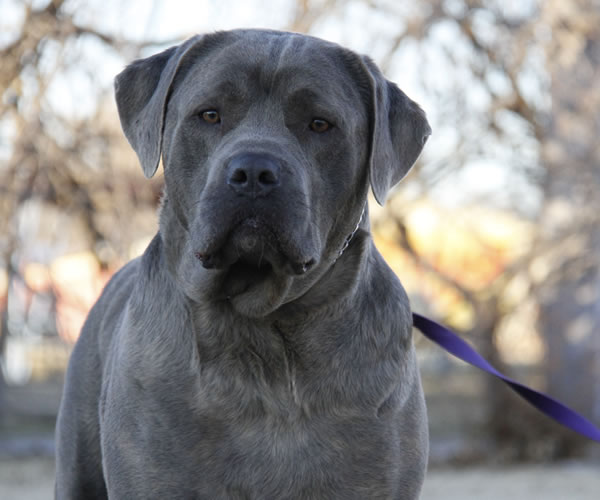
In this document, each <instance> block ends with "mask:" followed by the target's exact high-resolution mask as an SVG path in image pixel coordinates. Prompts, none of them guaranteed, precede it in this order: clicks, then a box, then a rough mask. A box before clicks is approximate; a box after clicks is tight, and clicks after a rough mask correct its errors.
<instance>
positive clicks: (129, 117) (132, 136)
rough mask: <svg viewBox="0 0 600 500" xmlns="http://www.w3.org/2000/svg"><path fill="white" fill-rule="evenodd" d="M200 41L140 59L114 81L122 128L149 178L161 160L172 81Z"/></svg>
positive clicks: (198, 37)
mask: <svg viewBox="0 0 600 500" xmlns="http://www.w3.org/2000/svg"><path fill="white" fill-rule="evenodd" d="M201 38H202V37H201V36H195V37H193V38H190V39H189V40H187V41H186V42H184V43H183V44H181V45H178V46H176V47H171V48H170V49H167V50H165V51H164V52H161V53H160V54H156V55H154V56H151V57H148V58H146V59H139V60H138V61H135V62H133V63H131V64H130V65H129V66H127V67H126V68H125V69H124V70H123V71H122V72H121V73H119V74H118V75H117V77H116V78H115V97H116V101H117V109H118V111H119V118H120V120H121V127H122V128H123V132H125V137H127V140H128V141H129V144H131V147H132V148H133V149H134V151H135V152H136V153H137V156H138V158H139V160H140V163H141V164H142V168H143V170H144V175H145V176H146V177H148V178H150V177H152V176H153V175H154V173H155V172H156V169H157V168H158V163H159V161H160V154H161V148H162V132H163V121H164V115H165V110H166V107H167V99H168V96H169V93H170V90H171V85H172V83H173V79H174V78H175V74H176V73H177V70H178V68H179V67H180V66H181V62H182V61H183V59H184V56H185V55H186V54H187V53H188V52H189V50H190V49H191V48H192V47H194V46H195V45H196V44H197V43H198V42H199V40H200V39H201Z"/></svg>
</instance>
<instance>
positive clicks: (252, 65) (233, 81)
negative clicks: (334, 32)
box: [187, 30, 358, 97]
mask: <svg viewBox="0 0 600 500" xmlns="http://www.w3.org/2000/svg"><path fill="white" fill-rule="evenodd" d="M353 59H354V61H352V60H353ZM356 61H358V56H357V55H355V54H353V53H352V52H350V51H348V50H345V49H343V48H342V47H340V46H338V45H335V44H333V43H330V42H326V41H323V40H320V39H318V38H314V37H309V36H305V35H298V34H292V33H279V32H268V31H266V32H262V31H252V30H250V31H247V32H241V33H240V34H239V35H238V36H237V37H235V38H233V37H232V38H231V39H230V40H227V41H226V43H223V44H222V45H218V46H216V47H214V48H212V49H211V50H210V51H208V52H204V53H201V54H199V56H198V57H197V58H196V59H195V60H194V61H192V69H191V71H190V72H189V74H188V77H187V78H189V79H191V80H192V81H194V83H195V85H194V86H193V87H195V89H196V90H197V91H198V92H204V91H209V90H212V89H216V90H226V89H228V88H229V89H231V88H237V89H240V88H241V89H244V88H246V89H247V88H248V87H249V86H255V87H261V88H262V89H268V91H269V92H272V91H274V90H275V89H279V90H281V89H283V91H284V93H285V94H291V93H294V92H298V91H300V92H301V91H304V90H310V89H312V90H315V91H318V92H319V93H320V94H324V95H329V96H335V95H339V94H343V95H352V96H353V97H356V94H357V93H358V90H356V84H355V83H356V82H355V75H353V74H352V72H351V70H350V66H352V62H354V64H355V65H356Z"/></svg>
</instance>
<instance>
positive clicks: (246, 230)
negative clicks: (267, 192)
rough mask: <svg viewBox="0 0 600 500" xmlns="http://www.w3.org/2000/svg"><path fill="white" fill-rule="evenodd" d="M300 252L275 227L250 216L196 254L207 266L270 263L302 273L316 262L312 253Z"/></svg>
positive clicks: (277, 269)
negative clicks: (304, 254) (282, 241)
mask: <svg viewBox="0 0 600 500" xmlns="http://www.w3.org/2000/svg"><path fill="white" fill-rule="evenodd" d="M295 253H298V252H291V251H289V250H288V251H286V248H285V245H282V243H281V239H280V237H279V235H278V234H277V233H276V232H275V231H274V230H273V228H272V227H271V226H270V225H269V224H268V223H266V222H265V221H263V220H262V219H260V218H257V217H248V218H247V219H245V220H243V221H241V222H240V223H239V224H238V225H237V226H235V227H234V228H233V229H232V230H231V231H229V232H227V233H224V235H223V236H222V238H221V239H220V240H219V241H215V242H214V243H213V244H212V245H206V246H204V247H202V248H201V249H200V250H198V251H196V252H195V257H196V258H197V259H198V260H199V261H200V262H201V263H202V266H203V267H204V268H205V269H216V270H227V269H230V268H231V267H233V266H234V265H235V264H238V263H243V264H246V265H251V264H252V263H253V262H254V263H255V266H256V267H257V268H260V267H261V263H262V262H264V263H267V264H269V265H270V266H271V267H272V269H273V271H274V272H277V273H280V274H293V275H302V274H305V273H307V272H308V271H309V270H310V269H311V268H313V267H314V265H315V264H316V262H317V261H316V259H315V258H314V257H312V256H293V255H292V254H295Z"/></svg>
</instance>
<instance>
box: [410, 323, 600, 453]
mask: <svg viewBox="0 0 600 500" xmlns="http://www.w3.org/2000/svg"><path fill="white" fill-rule="evenodd" d="M413 324H414V326H415V328H417V329H419V330H420V331H421V332H422V333H423V335H425V336H426V337H427V338H428V339H429V340H431V341H433V342H434V343H436V344H437V345H439V346H440V347H441V348H442V349H444V350H446V351H448V352H449V353H450V354H452V355H454V356H456V357H457V358H459V359H462V360H463V361H465V362H466V363H469V364H470V365H473V366H476V367H477V368H480V369H481V370H483V371H485V372H488V373H490V374H492V375H494V376H496V377H498V378H499V379H501V380H502V381H503V382H504V383H506V384H507V385H508V386H509V387H510V388H511V389H512V390H513V391H515V392H516V393H517V394H519V396H521V397H522V398H524V399H525V400H526V401H527V402H529V403H530V404H531V405H533V406H535V407H536V408H537V409H538V410H540V411H541V412H542V413H544V414H546V415H547V416H549V417H550V418H552V419H554V420H556V421H557V422H558V423H560V424H562V425H564V426H565V427H568V428H569V429H571V430H574V431H575V432H578V433H579V434H582V435H583V436H585V437H587V438H589V439H593V440H594V441H597V442H600V429H598V428H597V427H596V426H595V425H594V424H592V423H591V422H590V421H589V420H587V419H585V418H584V417H582V416H581V415H579V414H578V413H577V412H575V411H573V410H571V409H570V408H569V407H567V406H565V405H564V404H562V403H561V402H559V401H557V400H556V399H554V398H551V397H550V396H547V395H546V394H543V393H541V392H538V391H535V390H533V389H531V388H529V387H527V386H526V385H523V384H520V383H519V382H516V381H514V380H512V379H511V378H509V377H507V376H506V375H503V374H502V373H500V372H499V371H498V370H496V369H495V368H494V367H493V366H492V365H491V364H490V363H488V362H487V361H486V360H485V359H484V358H482V357H481V355H480V354H479V353H478V352H477V351H475V350H474V349H473V348H472V347H471V346H470V345H469V344H467V343H466V342H465V341H464V340H463V339H461V338H460V337H459V336H458V335H456V333H454V332H453V331H451V330H449V329H448V328H446V327H444V326H442V325H440V324H438V323H436V322H435V321H432V320H430V319H428V318H425V317H424V316H421V315H419V314H415V313H413Z"/></svg>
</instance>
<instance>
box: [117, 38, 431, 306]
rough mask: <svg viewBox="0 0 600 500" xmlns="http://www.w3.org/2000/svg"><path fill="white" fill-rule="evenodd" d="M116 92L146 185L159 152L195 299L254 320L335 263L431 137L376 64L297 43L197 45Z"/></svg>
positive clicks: (127, 76)
mask: <svg viewBox="0 0 600 500" xmlns="http://www.w3.org/2000/svg"><path fill="white" fill-rule="evenodd" d="M115 87H116V99H117V105H118V110H119V116H120V118H121V123H122V126H123V130H124V132H125V135H126V136H127V138H128V140H129V142H130V143H131V145H132V146H133V148H134V150H135V151H136V153H137V155H138V157H139V159H140V162H141V164H142V167H143V169H144V173H145V175H146V176H147V177H151V176H152V175H154V173H155V171H156V169H157V167H158V163H159V160H160V157H161V153H162V158H163V164H164V168H165V184H166V193H167V197H166V198H167V202H166V203H167V208H168V210H169V211H170V213H171V214H172V215H173V217H171V218H170V219H169V221H170V222H169V224H177V225H178V226H180V229H181V231H180V235H182V236H180V237H179V239H180V240H183V242H180V246H181V252H180V253H181V255H180V256H179V260H180V262H179V263H178V267H177V273H178V275H179V278H180V280H182V281H183V282H184V283H185V289H186V291H187V293H188V295H191V296H196V297H200V296H202V295H203V292H202V290H204V291H208V290H210V292H209V293H210V295H211V297H212V298H213V299H214V300H229V301H231V303H232V304H233V305H234V307H235V308H236V309H237V310H238V311H239V312H241V313H243V314H246V315H249V316H263V315H265V314H268V313H269V312H271V311H273V310H275V309H276V308H277V307H279V306H280V305H281V304H282V303H283V302H285V301H286V300H289V299H290V296H291V295H290V290H295V293H294V294H293V295H295V296H297V295H298V290H303V291H304V290H305V289H307V286H304V287H299V286H294V283H295V282H296V284H297V283H305V284H308V283H314V281H315V279H316V277H318V276H321V275H322V274H323V272H324V270H325V269H326V268H327V267H328V266H331V265H332V264H333V262H334V261H335V259H336V257H337V256H338V254H339V251H340V249H341V248H342V246H343V244H344V240H345V239H346V238H347V236H348V235H349V234H350V233H351V232H352V231H353V229H354V228H355V226H356V223H357V221H358V220H359V218H360V215H361V212H362V211H363V208H364V206H365V203H366V196H367V191H368V186H369V184H370V185H371V187H372V189H373V192H374V194H375V197H376V199H377V201H379V202H380V203H383V202H384V200H385V197H386V194H387V192H388V190H389V189H390V187H391V186H393V185H394V184H395V183H397V182H398V181H399V180H400V179H401V178H402V177H403V176H404V175H405V174H406V173H407V172H408V170H409V169H410V167H411V166H412V164H413V163H414V161H415V160H416V158H417V157H418V155H419V154H420V152H421V150H422V148H423V145H424V143H425V141H426V139H427V137H428V136H429V134H430V128H429V125H428V124H427V120H426V119H425V116H424V113H423V112H422V111H421V109H420V108H419V106H418V105H417V104H416V103H414V102H413V101H411V100H410V99H409V98H408V97H407V96H406V95H405V94H404V93H403V92H402V91H401V90H400V89H398V88H397V87H396V86H395V85H394V84H393V83H391V82H388V81H387V80H385V78H384V77H383V76H382V75H381V73H380V71H379V70H378V69H377V68H376V66H375V65H374V64H373V63H372V62H371V61H370V60H369V59H368V58H366V57H363V56H359V55H357V54H355V53H353V52H351V51H349V50H346V49H344V48H342V47H340V46H338V45H335V44H332V43H329V42H325V41H323V40H319V39H317V38H313V37H308V36H303V35H298V34H292V33H283V32H275V31H261V30H239V31H231V32H220V33H215V34H211V35H206V36H197V37H194V38H192V39H190V40H188V41H186V42H185V43H183V44H182V45H180V46H177V47H173V48H171V49H168V50H167V51H165V52H162V53H160V54H158V55H155V56H152V57H149V58H147V59H143V60H139V61H136V62H134V63H133V64H131V65H130V66H129V67H127V68H126V69H125V70H124V71H123V72H122V73H121V74H120V75H118V76H117V78H116V84H115ZM167 208H163V211H164V210H166V209H167ZM161 231H163V232H165V231H166V228H162V229H161ZM209 283H210V284H209ZM204 295H205V294H204Z"/></svg>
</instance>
